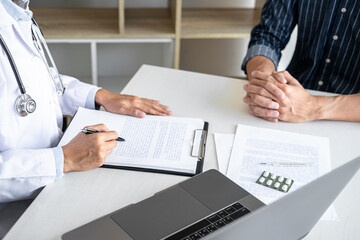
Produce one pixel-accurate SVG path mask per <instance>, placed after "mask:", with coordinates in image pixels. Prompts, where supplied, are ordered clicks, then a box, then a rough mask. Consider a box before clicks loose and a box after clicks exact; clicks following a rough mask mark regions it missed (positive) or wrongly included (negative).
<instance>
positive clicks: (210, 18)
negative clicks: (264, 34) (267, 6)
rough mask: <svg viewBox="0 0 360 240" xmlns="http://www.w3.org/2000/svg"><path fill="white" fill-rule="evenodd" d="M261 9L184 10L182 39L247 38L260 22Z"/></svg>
mask: <svg viewBox="0 0 360 240" xmlns="http://www.w3.org/2000/svg"><path fill="white" fill-rule="evenodd" d="M260 14H261V10H260V9H186V8H185V9H183V10H182V23H181V24H182V29H181V38H182V39H197V38H204V39H205V38H245V37H250V32H251V30H252V28H253V27H254V26H255V25H256V24H258V23H259V22H260Z"/></svg>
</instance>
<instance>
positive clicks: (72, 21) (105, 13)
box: [32, 8, 120, 39]
mask: <svg viewBox="0 0 360 240" xmlns="http://www.w3.org/2000/svg"><path fill="white" fill-rule="evenodd" d="M32 11H33V12H34V16H35V18H36V20H37V21H38V23H39V25H40V27H41V29H42V31H43V32H44V35H45V37H46V38H52V39H59V38H66V39H84V38H117V37H119V36H120V33H119V25H118V9H116V8H33V9H32Z"/></svg>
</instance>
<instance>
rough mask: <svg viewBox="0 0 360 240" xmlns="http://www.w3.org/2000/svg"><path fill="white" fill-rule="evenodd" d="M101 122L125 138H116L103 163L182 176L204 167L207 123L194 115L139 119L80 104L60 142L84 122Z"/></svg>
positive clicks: (112, 166) (148, 116) (64, 141)
mask: <svg viewBox="0 0 360 240" xmlns="http://www.w3.org/2000/svg"><path fill="white" fill-rule="evenodd" d="M100 123H103V124H105V125H106V127H107V128H108V129H109V130H112V131H116V132H117V133H118V134H119V136H120V137H121V138H124V139H125V141H124V142H117V147H116V148H115V149H113V151H112V153H111V154H110V155H109V156H108V158H107V159H106V161H105V164H104V166H103V167H109V168H120V169H127V170H137V171H146V172H157V173H168V174H175V175H182V176H193V175H196V174H198V173H201V172H202V170H203V164H204V156H205V146H206V139H207V131H208V125H209V124H208V122H204V121H203V120H201V119H197V118H180V117H170V116H165V117H164V116H151V115H147V116H146V117H145V118H143V119H140V118H135V117H131V116H125V115H118V114H113V113H109V112H105V111H97V110H90V109H85V108H79V109H78V111H77V112H76V114H75V116H74V117H73V119H72V120H71V122H70V125H69V126H68V128H67V129H66V131H65V133H64V135H63V137H62V139H61V141H60V143H59V146H64V145H66V144H67V143H68V142H70V140H71V139H72V138H73V137H75V136H76V135H77V134H79V133H80V131H81V129H83V128H84V127H85V126H91V125H96V124H100ZM80 134H83V133H80Z"/></svg>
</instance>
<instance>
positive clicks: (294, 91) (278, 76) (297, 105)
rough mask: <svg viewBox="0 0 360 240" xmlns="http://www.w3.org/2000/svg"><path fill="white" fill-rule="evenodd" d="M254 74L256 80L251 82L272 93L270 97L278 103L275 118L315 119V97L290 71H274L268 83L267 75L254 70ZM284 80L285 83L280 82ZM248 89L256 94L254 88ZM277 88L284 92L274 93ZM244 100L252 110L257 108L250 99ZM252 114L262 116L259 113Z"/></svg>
mask: <svg viewBox="0 0 360 240" xmlns="http://www.w3.org/2000/svg"><path fill="white" fill-rule="evenodd" d="M254 75H255V76H256V77H257V79H258V81H256V82H253V84H255V86H256V87H257V88H258V87H260V89H264V91H263V92H268V93H270V94H271V95H272V96H270V98H272V99H273V100H275V101H276V102H277V103H278V106H276V107H277V108H276V111H278V113H279V114H278V116H277V119H279V120H281V121H286V122H307V121H312V120H315V119H317V117H316V116H317V113H318V110H319V109H320V106H319V104H318V101H317V97H315V96H312V95H311V94H310V93H308V92H307V91H306V90H305V89H304V88H303V87H302V85H301V84H300V83H299V82H298V81H297V80H296V79H295V78H294V77H293V76H291V75H290V73H288V72H287V71H283V72H274V73H273V74H272V78H273V80H272V81H270V84H269V81H267V80H268V77H267V76H263V75H262V74H261V73H259V72H255V73H254ZM274 80H275V81H274ZM284 81H286V84H285V83H281V82H284ZM248 89H249V91H251V92H253V94H256V92H255V93H254V89H255V88H248ZM277 89H280V90H281V91H282V92H283V93H284V96H283V97H280V96H279V95H277V94H276V91H277ZM246 101H248V102H249V103H250V104H251V108H252V109H254V110H253V112H255V111H256V109H257V108H259V106H257V105H256V103H255V102H254V101H253V100H252V99H247V100H246ZM256 113H258V112H256ZM254 115H256V116H259V117H263V118H264V116H263V115H261V114H254Z"/></svg>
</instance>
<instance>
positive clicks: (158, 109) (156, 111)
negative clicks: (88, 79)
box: [95, 89, 171, 118]
mask: <svg viewBox="0 0 360 240" xmlns="http://www.w3.org/2000/svg"><path fill="white" fill-rule="evenodd" d="M95 102H96V103H97V104H99V105H101V106H103V107H104V108H105V110H106V111H108V112H112V113H118V114H125V115H131V116H134V117H138V118H144V117H145V116H146V114H152V115H160V116H167V115H170V114H171V112H170V111H169V108H168V107H167V106H164V105H161V104H160V103H159V102H158V101H155V100H151V99H146V98H139V97H136V96H131V95H123V94H116V93H112V92H109V91H107V90H105V89H100V90H99V91H97V93H96V95H95Z"/></svg>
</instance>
